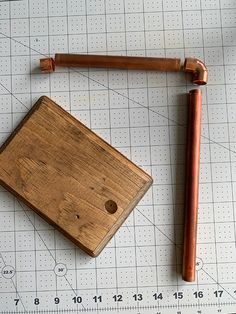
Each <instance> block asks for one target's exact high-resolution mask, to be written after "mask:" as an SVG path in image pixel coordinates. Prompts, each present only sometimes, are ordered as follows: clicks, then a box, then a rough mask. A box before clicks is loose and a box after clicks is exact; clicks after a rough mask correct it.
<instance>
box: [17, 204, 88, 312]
mask: <svg viewBox="0 0 236 314" xmlns="http://www.w3.org/2000/svg"><path fill="white" fill-rule="evenodd" d="M17 202H18V203H19V205H20V207H21V208H22V210H23V211H24V213H25V215H26V217H27V218H28V220H29V222H30V223H31V225H32V226H33V228H34V230H35V231H36V232H37V234H38V236H39V238H40V239H41V241H42V242H43V244H44V246H45V247H46V249H47V250H48V252H49V254H50V256H51V257H52V259H53V260H54V262H55V263H57V261H56V259H55V257H54V256H53V254H52V252H51V251H50V249H49V248H48V246H47V244H46V242H45V241H44V240H43V238H42V236H41V234H40V233H39V230H37V229H36V227H35V225H34V223H33V222H32V220H31V219H30V217H29V216H28V214H27V212H26V210H25V208H24V206H23V205H22V204H21V202H20V201H19V200H18V199H17ZM63 277H64V278H65V280H66V282H67V283H68V285H69V287H70V288H71V290H72V291H73V292H74V294H75V295H77V293H76V291H75V289H74V288H73V287H72V285H71V284H70V282H69V280H68V278H67V277H66V275H65V276H63ZM80 304H81V306H82V307H83V308H84V309H86V308H85V307H84V305H83V304H82V303H80Z"/></svg>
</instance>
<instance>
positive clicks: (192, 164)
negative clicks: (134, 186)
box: [182, 89, 202, 282]
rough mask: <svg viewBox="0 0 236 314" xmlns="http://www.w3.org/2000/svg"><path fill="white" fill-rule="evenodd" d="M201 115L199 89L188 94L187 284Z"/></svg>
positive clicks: (193, 246) (190, 268)
mask: <svg viewBox="0 0 236 314" xmlns="http://www.w3.org/2000/svg"><path fill="white" fill-rule="evenodd" d="M201 115H202V93H201V90H200V89H194V90H191V91H190V92H189V103H188V131H187V156H186V191H185V193H186V197H185V222H184V248H183V270H182V277H183V279H184V280H185V281H189V282H191V281H194V280H195V263H196V242H197V211H198V190H199V163H200V138H201Z"/></svg>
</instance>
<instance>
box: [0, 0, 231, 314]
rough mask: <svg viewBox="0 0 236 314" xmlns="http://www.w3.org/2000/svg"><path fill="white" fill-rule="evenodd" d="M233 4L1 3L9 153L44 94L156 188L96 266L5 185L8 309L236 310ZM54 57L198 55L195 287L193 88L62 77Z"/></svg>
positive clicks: (87, 74)
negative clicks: (188, 157) (193, 274)
mask: <svg viewBox="0 0 236 314" xmlns="http://www.w3.org/2000/svg"><path fill="white" fill-rule="evenodd" d="M235 17H236V6H235V3H234V1H233V0H220V1H218V0H207V1H200V0H199V1H194V2H193V1H189V0H177V1H175V3H173V1H170V0H167V1H156V2H153V1H148V0H127V1H123V0H118V1H104V0H93V1H92V0H84V1H76V0H70V1H67V0H59V1H55V0H47V1H46V0H30V1H28V0H21V1H13V0H12V1H0V56H1V58H0V69H1V73H0V145H1V144H2V143H3V142H4V140H5V139H6V138H7V137H8V136H9V134H10V133H11V132H12V130H13V129H14V127H15V126H16V125H17V124H18V122H19V121H20V120H21V119H22V118H23V117H24V116H25V114H26V113H27V112H28V110H29V109H30V108H31V106H32V105H33V103H35V101H36V100H37V99H38V98H39V97H40V96H42V95H47V96H49V97H51V98H53V99H54V100H55V101H56V102H57V103H59V104H60V105H62V106H63V107H64V108H65V109H66V110H67V111H68V112H70V113H72V115H74V116H75V117H76V118H78V119H79V120H80V121H81V122H82V123H84V124H86V125H87V126H88V127H90V128H92V129H93V130H94V131H95V132H96V133H97V134H99V135H100V136H102V137H103V138H104V139H105V140H106V141H108V142H109V143H111V145H112V146H114V147H116V148H117V149H118V150H119V151H121V152H122V153H123V154H125V155H126V156H127V157H128V158H130V159H132V160H133V161H134V162H135V163H137V164H138V165H139V166H141V167H142V168H143V169H144V170H145V171H147V172H148V173H150V174H151V175H152V177H153V178H154V185H153V187H152V189H151V190H150V191H149V192H148V193H147V195H146V196H145V198H144V199H143V200H142V201H141V202H140V204H139V205H138V206H137V208H136V209H135V211H134V213H133V214H132V215H131V216H130V217H129V218H128V220H127V221H126V223H125V224H124V225H123V226H122V227H121V229H120V231H119V232H118V233H117V234H116V236H115V238H114V239H113V240H112V241H111V242H110V243H109V245H108V246H107V248H106V249H105V250H104V251H103V253H102V254H101V255H100V256H99V257H98V258H96V259H93V258H90V257H89V256H87V255H85V254H84V253H82V252H81V251H80V250H79V249H78V248H76V247H75V246H74V245H73V244H72V243H71V242H70V241H68V240H66V239H65V238H63V236H62V235H61V234H60V233H58V232H57V231H55V230H54V229H53V228H52V227H50V226H49V225H48V224H46V223H45V222H44V221H43V220H41V219H40V218H39V217H38V216H37V215H35V214H34V213H33V212H32V211H31V210H29V209H28V208H27V207H25V206H24V205H23V204H22V203H21V202H19V201H18V200H16V199H14V198H13V197H12V196H11V195H10V194H9V193H7V192H6V191H5V190H4V189H3V188H0V313H9V314H13V313H48V312H49V313H83V312H85V313H103V312H104V313H117V312H119V313H127V312H129V313H131V314H133V313H134V314H138V313H140V314H143V313H144V314H146V313H156V314H157V313H160V314H172V313H173V314H177V313H178V314H185V313H188V314H191V313H196V314H198V313H199V314H201V313H202V314H204V313H207V314H211V313H212V314H213V313H214V314H215V313H235V312H236V252H235V240H236V221H235V217H236V210H235V208H236V207H235V197H236V183H235V181H236V131H235V130H236V106H235V100H236V92H235V91H236V75H235V73H236V71H235V70H236V69H235V64H236V58H235V51H236V50H235V46H236V41H235ZM55 52H62V53H63V52H65V53H67V52H71V53H94V54H102V53H103V54H106V53H108V54H114V55H119V54H124V55H125V54H128V55H138V56H142V55H146V56H156V57H160V56H167V57H181V58H183V57H185V56H186V57H187V56H191V57H197V58H200V59H202V60H204V62H205V63H206V64H207V66H208V68H209V84H208V85H207V86H206V87H204V88H203V89H202V90H203V96H204V102H203V121H202V122H203V124H202V145H201V175H200V206H199V228H198V230H199V231H198V234H199V236H198V252H197V256H198V258H197V280H196V282H195V283H192V284H187V283H185V282H183V281H182V280H181V274H180V272H181V258H182V230H183V194H184V161H185V159H184V152H185V134H186V127H185V124H186V103H185V96H183V94H185V93H186V92H187V91H188V90H189V89H191V88H192V86H186V81H185V78H184V76H183V75H181V74H168V75H166V74H163V73H156V72H154V73H152V72H147V73H146V72H141V71H133V72H132V71H130V72H126V71H107V70H106V69H104V70H91V69H90V70H89V71H88V70H86V69H62V68H61V69H59V71H57V72H56V73H54V74H53V75H42V74H40V73H39V70H38V69H37V67H38V64H39V59H40V58H41V57H47V56H50V55H51V56H53V55H54V54H55Z"/></svg>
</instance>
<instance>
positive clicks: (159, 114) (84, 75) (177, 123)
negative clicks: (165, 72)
mask: <svg viewBox="0 0 236 314" xmlns="http://www.w3.org/2000/svg"><path fill="white" fill-rule="evenodd" d="M0 34H1V35H2V36H4V37H6V38H8V39H10V40H12V41H14V42H16V43H18V44H20V45H23V46H24V47H26V48H29V49H31V50H32V51H34V52H37V53H38V54H40V55H41V56H44V57H46V58H48V55H45V54H43V53H41V52H40V51H38V50H36V49H34V48H32V47H30V46H28V45H25V44H23V43H22V42H20V41H18V40H16V39H15V38H12V37H10V36H7V35H5V34H4V33H2V32H0ZM70 69H71V71H73V72H75V73H78V74H79V75H81V76H83V77H86V78H87V79H89V80H91V81H93V82H95V83H96V84H99V85H100V86H103V87H105V88H106V89H108V90H110V91H113V92H115V93H116V94H118V95H119V96H122V97H124V98H126V99H128V100H129V101H132V102H133V103H136V104H137V105H139V106H141V107H143V108H145V109H147V110H149V111H151V112H153V113H155V114H157V115H158V116H160V117H162V118H164V119H167V120H168V121H171V122H174V123H175V124H176V125H177V126H179V127H183V128H186V125H184V124H181V123H179V122H178V121H175V120H173V119H171V118H169V117H166V116H165V115H163V114H161V113H159V112H156V111H155V110H153V109H151V108H149V107H147V106H144V105H142V104H141V103H139V102H138V101H136V100H134V99H132V98H129V97H128V96H126V95H123V94H122V93H120V92H118V91H117V90H115V89H113V88H111V87H109V86H106V85H104V84H103V83H101V82H99V81H97V80H95V79H93V78H91V77H90V76H88V75H86V74H84V73H82V72H80V71H77V70H75V69H73V68H70ZM201 137H202V138H204V139H207V140H208V141H210V142H212V143H214V144H217V145H218V146H220V147H222V148H224V149H226V150H228V151H230V152H231V153H234V154H236V151H234V150H232V149H230V148H228V147H226V146H224V145H222V144H221V143H219V142H217V141H215V140H212V139H210V138H209V137H207V136H205V135H201Z"/></svg>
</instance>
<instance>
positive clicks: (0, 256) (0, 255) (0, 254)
mask: <svg viewBox="0 0 236 314" xmlns="http://www.w3.org/2000/svg"><path fill="white" fill-rule="evenodd" d="M0 259H2V261H3V264H4V266H6V263H5V260H4V258H3V256H2V253H1V252H0ZM11 281H12V284H13V286H14V288H15V290H16V294H17V295H18V298H19V299H20V302H21V304H22V306H23V309H24V311H25V312H26V313H27V312H28V311H27V310H26V308H25V305H24V303H23V301H22V298H21V296H20V294H19V291H18V290H17V287H16V285H15V283H14V280H13V279H12V278H11Z"/></svg>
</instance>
